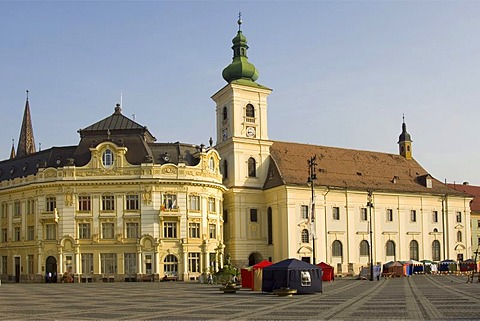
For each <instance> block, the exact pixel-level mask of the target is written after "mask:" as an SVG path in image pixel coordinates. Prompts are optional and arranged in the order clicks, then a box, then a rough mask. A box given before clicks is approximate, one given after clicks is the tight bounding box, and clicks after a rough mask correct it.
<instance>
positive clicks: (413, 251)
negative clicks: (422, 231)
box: [410, 240, 418, 261]
mask: <svg viewBox="0 0 480 321" xmlns="http://www.w3.org/2000/svg"><path fill="white" fill-rule="evenodd" d="M410 260H415V261H418V242H417V241H415V240H412V241H411V242H410Z"/></svg>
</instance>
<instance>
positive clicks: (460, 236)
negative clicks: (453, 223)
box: [457, 231, 462, 242]
mask: <svg viewBox="0 0 480 321" xmlns="http://www.w3.org/2000/svg"><path fill="white" fill-rule="evenodd" d="M461 241H462V232H461V231H458V232H457V242H461Z"/></svg>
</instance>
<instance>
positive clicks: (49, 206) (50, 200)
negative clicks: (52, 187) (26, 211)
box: [45, 196, 57, 213]
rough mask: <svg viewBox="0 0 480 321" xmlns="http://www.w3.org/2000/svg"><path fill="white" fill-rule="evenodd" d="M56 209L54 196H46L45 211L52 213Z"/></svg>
mask: <svg viewBox="0 0 480 321" xmlns="http://www.w3.org/2000/svg"><path fill="white" fill-rule="evenodd" d="M56 208H57V198H56V197H55V196H47V197H46V198H45V211H46V212H49V213H53V211H54V210H55V209H56Z"/></svg>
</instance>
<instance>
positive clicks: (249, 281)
mask: <svg viewBox="0 0 480 321" xmlns="http://www.w3.org/2000/svg"><path fill="white" fill-rule="evenodd" d="M272 264H273V263H272V262H270V261H267V260H264V261H262V262H260V263H257V264H255V265H253V266H249V267H247V268H243V269H242V270H241V273H242V288H250V289H252V290H254V291H260V290H261V289H262V271H263V268H264V267H267V266H270V265H272Z"/></svg>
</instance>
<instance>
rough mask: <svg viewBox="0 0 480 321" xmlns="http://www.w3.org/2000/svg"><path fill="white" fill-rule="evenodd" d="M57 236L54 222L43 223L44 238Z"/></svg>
mask: <svg viewBox="0 0 480 321" xmlns="http://www.w3.org/2000/svg"><path fill="white" fill-rule="evenodd" d="M56 238H57V227H56V226H55V224H45V239H47V240H55V239H56Z"/></svg>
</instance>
